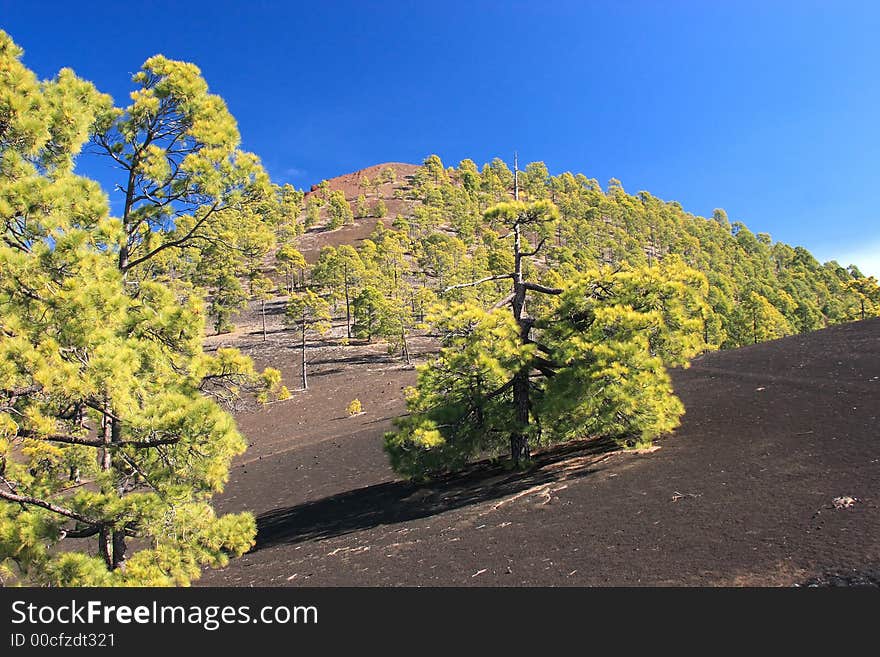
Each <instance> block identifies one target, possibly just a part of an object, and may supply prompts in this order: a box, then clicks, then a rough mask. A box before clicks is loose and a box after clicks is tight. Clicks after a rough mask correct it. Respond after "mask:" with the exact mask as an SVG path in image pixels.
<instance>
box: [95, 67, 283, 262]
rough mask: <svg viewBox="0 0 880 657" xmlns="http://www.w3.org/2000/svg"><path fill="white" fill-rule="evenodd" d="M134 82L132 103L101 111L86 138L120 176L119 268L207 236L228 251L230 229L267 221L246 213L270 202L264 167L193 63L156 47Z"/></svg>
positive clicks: (198, 243)
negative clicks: (168, 55)
mask: <svg viewBox="0 0 880 657" xmlns="http://www.w3.org/2000/svg"><path fill="white" fill-rule="evenodd" d="M133 82H134V83H135V84H136V85H137V89H136V91H135V92H134V93H133V94H132V103H131V104H130V105H128V106H127V107H125V108H124V109H113V110H108V111H106V112H103V113H102V114H101V115H99V116H98V120H97V122H96V123H95V124H94V131H93V134H92V137H91V142H92V145H93V147H94V148H95V149H96V150H97V151H98V152H100V153H102V154H104V155H105V156H106V157H108V158H109V159H111V160H112V161H113V163H114V165H115V167H116V168H117V169H118V170H119V171H121V172H122V176H123V178H122V179H121V180H120V182H119V185H118V189H119V190H120V193H121V195H122V215H121V217H120V221H121V222H122V229H123V230H122V233H121V234H122V236H123V237H122V239H121V241H120V243H119V244H118V264H119V269H120V270H121V271H123V272H130V271H133V270H135V269H137V268H138V267H141V266H146V265H147V264H148V263H149V262H150V260H151V259H152V258H154V257H155V256H157V255H158V254H160V253H162V252H163V251H165V250H166V249H171V250H177V251H181V250H186V249H189V248H199V249H200V248H201V247H203V246H204V245H205V244H212V245H213V246H214V248H215V249H217V250H224V251H226V253H227V254H228V255H229V256H230V257H234V255H235V246H237V245H236V241H237V239H238V238H240V237H241V238H243V237H246V236H248V235H250V234H253V233H254V232H255V231H258V230H266V229H267V227H266V226H263V225H262V223H263V216H264V215H263V213H253V212H247V210H248V209H249V208H253V207H254V206H259V205H266V204H274V203H276V199H275V194H274V190H273V188H272V185H271V183H270V181H269V178H268V176H267V175H266V172H265V171H264V170H263V168H262V167H261V165H260V163H259V160H258V159H257V157H256V156H255V155H253V154H251V153H246V152H244V151H242V150H240V148H239V144H240V136H239V133H238V129H237V127H236V123H235V119H234V118H233V117H232V115H231V114H230V113H229V111H228V110H227V108H226V104H225V103H224V102H223V100H222V99H221V98H220V97H219V96H216V95H213V94H210V93H209V92H208V85H207V83H206V82H205V80H204V79H203V78H202V77H201V72H200V71H199V69H198V68H197V67H196V66H194V65H193V64H189V63H185V62H178V61H173V60H170V59H167V58H165V57H163V56H161V55H156V56H154V57H151V58H150V59H148V60H147V61H146V62H145V63H144V65H143V67H142V68H141V70H140V71H138V72H137V73H136V74H135V75H134V77H133ZM230 247H232V248H230ZM181 255H183V254H181Z"/></svg>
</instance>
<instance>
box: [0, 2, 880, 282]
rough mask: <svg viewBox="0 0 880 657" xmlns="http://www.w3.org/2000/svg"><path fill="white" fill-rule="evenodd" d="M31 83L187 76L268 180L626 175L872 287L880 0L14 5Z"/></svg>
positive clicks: (877, 253)
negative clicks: (430, 161)
mask: <svg viewBox="0 0 880 657" xmlns="http://www.w3.org/2000/svg"><path fill="white" fill-rule="evenodd" d="M0 27H2V28H3V29H5V30H6V31H7V32H9V33H10V34H11V35H12V37H13V39H15V40H16V41H17V42H18V43H19V44H20V45H21V46H23V47H24V48H25V50H26V54H25V63H26V64H27V65H28V66H29V67H31V68H32V69H34V70H35V71H36V72H37V73H38V74H39V75H40V76H41V77H50V76H51V75H53V74H54V73H55V72H56V71H57V70H58V69H59V68H60V67H62V66H71V67H73V68H74V69H75V70H76V71H77V73H79V74H80V75H81V76H83V77H85V78H88V79H90V80H92V81H94V82H95V83H96V84H97V85H98V87H99V88H100V89H101V90H102V91H106V92H108V93H110V94H112V95H113V97H114V98H115V99H116V101H117V103H120V104H121V103H124V102H125V101H127V94H128V92H129V91H130V89H131V86H130V83H129V78H130V75H131V73H133V72H134V71H136V70H137V68H138V67H139V66H140V64H141V63H142V62H143V61H144V60H145V59H146V58H147V57H148V56H150V55H152V54H155V53H163V54H165V55H167V56H169V57H172V58H176V59H183V60H188V61H192V62H195V63H196V64H198V65H199V66H200V67H201V69H202V71H203V73H204V75H205V77H206V79H207V80H208V83H209V85H210V86H211V89H212V91H214V92H216V93H219V94H220V95H222V96H223V97H224V98H225V99H226V101H227V103H228V104H229V106H230V108H231V110H232V112H233V114H234V115H235V116H236V118H237V119H238V122H239V127H240V129H241V132H242V136H243V139H244V146H245V148H247V149H248V150H252V151H254V152H256V153H257V154H258V155H260V157H261V158H262V159H263V162H264V164H265V165H266V166H267V168H268V169H269V171H270V173H271V174H272V176H273V178H274V179H275V180H276V181H277V182H291V183H293V184H294V185H296V186H298V187H306V188H307V187H308V186H309V185H311V184H312V183H315V182H318V181H320V180H321V179H323V178H329V177H333V176H335V175H339V174H342V173H347V172H350V171H353V170H356V169H359V168H362V167H365V166H368V165H371V164H376V163H379V162H385V161H404V162H414V163H418V162H421V160H422V159H424V157H425V156H427V155H429V154H431V153H437V154H438V155H440V157H441V158H442V159H443V161H444V163H446V164H447V165H454V164H457V163H458V161H459V160H461V159H462V158H465V157H470V158H472V159H473V160H475V161H476V162H477V163H478V164H482V163H483V162H486V161H488V160H489V159H491V158H492V157H494V156H501V157H503V158H504V159H506V160H508V161H510V160H511V159H512V152H513V151H514V149H516V150H518V151H519V153H520V161H521V162H522V163H525V162H529V161H532V160H543V161H544V162H546V164H547V166H548V167H549V169H550V171H551V172H552V173H561V172H564V171H572V172H575V173H577V172H582V173H585V174H586V175H588V176H590V177H595V178H598V179H599V180H600V181H601V182H602V183H603V184H604V183H605V182H606V181H607V180H608V178H610V177H612V176H613V177H616V178H619V179H620V180H621V181H622V182H623V185H624V188H625V189H627V190H628V191H630V192H637V191H639V190H643V189H644V190H648V191H650V192H652V193H653V194H655V195H657V196H660V197H661V198H664V199H667V200H677V201H679V202H681V203H682V205H683V206H684V207H685V208H686V209H687V210H690V211H692V212H695V213H697V214H701V215H704V216H707V215H709V214H711V212H712V209H713V208H716V207H723V208H725V209H726V210H727V211H728V213H729V215H730V217H731V219H733V220H741V221H743V222H745V223H746V224H747V225H748V226H749V227H750V228H752V229H753V230H754V231H756V232H758V231H765V232H769V233H770V234H771V235H772V236H773V238H774V239H780V240H783V241H785V242H789V243H791V244H801V245H804V246H806V247H807V248H809V249H810V250H812V251H813V252H814V253H815V254H816V255H817V256H818V257H820V259H823V260H826V259H831V258H836V259H838V260H839V261H840V262H841V263H842V264H849V263H850V262H855V263H856V264H858V265H859V266H860V267H862V268H863V269H864V270H865V271H866V272H869V273H873V274H878V275H880V211H878V203H877V200H876V199H875V194H876V193H877V191H878V190H880V75H878V70H880V3H877V2H827V1H825V2H809V1H806V0H804V1H801V2H774V1H772V0H765V1H762V2H757V1H756V2H749V1H745V0H741V1H736V2H733V1H729V2H721V1H720V0H719V1H716V0H712V1H711V2H707V1H702V0H695V1H693V2H676V1H669V0H667V1H665V2H660V1H659V0H658V1H655V2H648V1H645V2H621V1H615V2H586V1H583V2H562V1H559V0H554V1H553V2H546V3H545V2H518V1H516V0H508V1H507V2H501V1H498V2H479V1H474V0H471V1H469V2H457V1H452V0H444V1H443V2H395V3H390V2H378V1H371V0H360V1H356V2H347V1H346V2H342V1H339V2H333V1H329V0H328V1H326V2H289V1H288V2H281V1H277V2H222V1H219V0H214V1H212V2H197V1H194V0H188V1H186V2H182V1H177V2H135V1H131V2H126V3H123V2H112V3H111V2H105V3H97V2H70V1H68V2H25V1H23V0H0Z"/></svg>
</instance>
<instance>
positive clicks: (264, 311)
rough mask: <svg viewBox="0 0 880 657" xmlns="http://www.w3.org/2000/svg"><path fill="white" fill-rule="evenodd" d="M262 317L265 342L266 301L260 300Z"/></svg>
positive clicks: (264, 339)
mask: <svg viewBox="0 0 880 657" xmlns="http://www.w3.org/2000/svg"><path fill="white" fill-rule="evenodd" d="M260 316H261V318H262V320H263V342H265V341H266V300H265V299H260Z"/></svg>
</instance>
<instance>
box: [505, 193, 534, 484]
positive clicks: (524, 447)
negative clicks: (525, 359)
mask: <svg viewBox="0 0 880 657" xmlns="http://www.w3.org/2000/svg"><path fill="white" fill-rule="evenodd" d="M514 180H516V179H514ZM517 191H518V190H517ZM513 231H514V232H513V249H514V270H513V302H512V306H513V317H514V319H516V323H517V324H518V325H519V329H520V339H522V340H523V342H525V341H527V340H528V339H529V332H530V330H531V324H530V323H529V322H528V321H526V318H525V309H526V286H525V281H523V274H522V257H523V256H522V248H521V247H522V241H521V237H520V225H519V223H518V222H517V223H516V224H515V225H514V227H513ZM530 405H531V402H530V400H529V366H528V365H527V366H526V367H524V368H523V369H521V370H520V371H519V372H517V373H516V374H514V376H513V407H514V417H515V420H516V424H517V428H516V430H515V431H514V432H513V433H511V434H510V458H511V459H512V460H513V464H514V465H515V466H516V467H519V466H520V465H521V464H522V462H523V461H525V460H528V459H529V458H530V456H531V454H530V450H529V437H528V434H527V433H525V428H526V427H528V425H529V407H530Z"/></svg>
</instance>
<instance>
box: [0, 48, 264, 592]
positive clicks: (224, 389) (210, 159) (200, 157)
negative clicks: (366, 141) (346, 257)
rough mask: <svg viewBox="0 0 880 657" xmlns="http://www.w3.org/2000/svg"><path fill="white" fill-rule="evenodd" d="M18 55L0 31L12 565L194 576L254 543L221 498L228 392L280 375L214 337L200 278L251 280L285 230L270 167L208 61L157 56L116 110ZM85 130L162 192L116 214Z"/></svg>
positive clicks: (41, 574)
mask: <svg viewBox="0 0 880 657" xmlns="http://www.w3.org/2000/svg"><path fill="white" fill-rule="evenodd" d="M20 56H21V51H20V49H18V48H17V47H16V46H15V45H14V44H13V43H12V41H11V40H10V39H9V38H8V36H7V35H6V34H4V33H2V32H0V221H2V224H3V239H2V241H0V580H2V582H3V583H4V584H7V583H27V584H39V585H64V586H68V585H69V586H72V585H76V586H85V585H101V586H105V585H174V584H184V585H185V584H189V583H190V582H191V581H192V580H193V579H196V578H197V577H198V576H199V574H200V572H201V569H202V568H203V567H219V566H223V565H225V564H226V563H227V561H228V559H229V558H230V557H234V556H238V555H240V554H242V553H243V552H245V551H246V550H247V549H249V548H250V547H251V546H252V545H253V540H254V535H255V531H256V526H255V522H254V519H253V517H252V516H251V515H250V514H235V515H223V516H218V515H216V514H215V512H214V510H213V509H212V507H211V504H210V500H211V497H212V496H213V494H215V493H217V492H219V491H221V490H222V489H223V486H224V484H225V483H226V480H227V478H228V469H229V463H230V461H231V459H232V458H233V457H234V456H236V455H238V454H241V453H242V452H243V451H244V449H245V447H246V441H245V440H244V438H243V437H242V436H241V434H240V433H239V432H238V430H237V428H236V426H235V422H234V421H233V419H232V417H231V416H230V415H229V413H228V411H227V409H228V408H231V407H232V406H234V405H235V404H237V403H239V402H240V400H241V399H242V394H243V393H245V392H247V391H252V392H254V393H257V394H258V396H260V397H261V398H263V399H265V400H268V399H269V398H270V396H274V395H275V394H276V393H277V392H278V391H279V385H280V374H279V373H278V372H277V371H276V370H266V371H265V372H262V373H258V372H257V371H255V370H254V367H253V363H252V362H251V361H250V359H248V358H245V357H244V356H242V355H241V354H240V353H239V352H237V351H235V350H230V349H221V350H219V351H218V352H217V353H216V354H214V355H208V354H205V353H203V350H202V339H203V336H204V323H205V316H206V312H205V307H204V303H203V301H202V299H201V297H200V295H198V294H193V290H192V285H193V284H197V285H203V286H204V287H206V288H208V289H210V290H211V291H212V293H213V296H214V297H218V296H219V291H220V290H221V289H222V288H223V287H224V286H227V287H228V288H229V289H234V288H235V286H236V285H238V288H239V289H240V287H241V286H240V281H239V280H238V275H239V274H240V273H241V271H243V268H244V267H245V264H244V263H245V262H246V261H247V260H246V256H247V255H253V254H254V253H256V251H257V250H259V249H261V248H262V249H267V248H269V247H270V246H271V240H263V239H262V237H261V236H262V235H263V234H264V233H263V231H262V228H261V226H262V222H261V220H260V219H255V218H254V217H253V214H252V212H253V207H251V206H249V205H248V203H249V201H254V202H258V201H259V202H263V201H262V200H259V199H260V198H261V195H262V191H261V190H260V188H265V187H268V189H269V190H270V191H271V186H267V185H265V183H267V181H266V180H265V177H264V174H262V172H261V170H260V169H259V167H258V164H257V163H256V161H255V160H254V159H253V158H252V157H251V156H248V155H247V154H243V153H240V152H239V151H237V146H236V145H237V132H236V130H235V125H234V121H232V120H231V117H229V115H228V113H226V111H225V107H224V106H223V104H222V101H221V100H220V99H219V98H217V97H216V96H211V95H209V94H207V87H206V85H205V84H204V82H203V81H202V80H201V78H200V77H199V74H198V70H197V69H195V67H193V66H191V65H187V64H181V63H178V62H171V61H170V60H166V59H164V58H162V57H154V58H151V59H150V60H148V62H147V64H145V66H144V68H143V70H142V71H141V72H140V73H138V74H137V75H136V76H135V81H136V82H137V84H138V85H139V86H140V89H139V90H138V91H136V92H135V93H134V94H133V99H132V105H130V106H129V107H128V108H126V109H125V110H114V109H112V106H111V104H110V102H109V99H108V97H106V96H102V95H101V94H98V93H97V92H96V91H95V90H94V88H93V87H92V86H91V85H90V84H88V83H86V82H84V81H82V80H79V79H77V78H76V77H75V76H74V75H73V74H72V73H71V72H70V71H67V70H64V71H62V72H61V73H60V74H59V75H58V77H57V78H56V79H55V80H53V81H50V82H45V83H42V84H40V83H37V81H36V78H35V76H34V75H33V74H32V73H31V72H30V71H27V69H25V68H24V67H23V66H22V65H21V64H20V62H19V58H20ZM158 121H168V122H169V123H167V126H174V127H173V128H168V129H170V130H174V131H177V133H176V134H177V142H176V143H177V148H179V149H183V151H185V152H186V155H185V156H181V157H180V158H179V159H177V158H178V154H177V153H172V152H171V150H170V147H169V142H167V141H163V139H164V138H163V137H160V136H159V135H158V133H157V132H156V130H157V128H156V127H155V125H154V124H155V122H158ZM90 134H91V135H92V139H93V141H94V142H95V144H96V145H98V146H99V147H101V148H103V149H104V150H105V152H107V153H108V155H110V156H111V157H113V158H114V159H115V160H116V161H117V163H118V164H119V165H121V167H122V168H123V169H127V170H128V171H129V172H132V175H133V176H134V177H135V179H136V180H137V181H138V182H137V185H138V189H139V190H141V191H143V192H146V193H147V194H148V196H150V197H152V200H151V199H149V198H146V197H145V198H143V199H141V200H137V201H131V202H130V203H128V202H127V203H126V211H125V214H124V216H123V217H122V218H119V219H116V218H110V217H109V216H108V204H107V198H106V196H105V195H104V194H103V193H102V192H101V190H100V188H98V186H97V185H96V184H95V183H93V182H91V181H89V180H86V179H83V178H80V177H78V176H76V175H75V174H74V173H73V171H72V165H73V158H74V156H75V155H76V154H77V153H78V152H79V151H80V150H81V147H82V145H83V143H84V141H85V140H86V139H87V138H88V137H89V135H90ZM149 134H152V136H153V137H154V139H150V138H149V137H148V135H149ZM177 165H179V167H177ZM165 181H167V183H166V182H165ZM263 191H265V189H264V190H263ZM172 196H175V200H173V201H172V200H171V197H172ZM270 197H271V199H274V198H275V197H274V194H270ZM165 201H168V202H167V203H166V202H165ZM271 203H274V200H272V201H270V204H271ZM233 215H234V216H235V217H236V220H235V221H233V220H232V216H233ZM249 229H253V230H249ZM232 243H234V244H235V245H236V249H234V251H235V252H236V253H244V255H242V256H241V257H234V258H231V260H232V262H229V263H228V268H226V265H224V259H223V257H221V254H222V252H223V251H224V249H225V248H226V245H228V244H232ZM195 244H200V245H201V246H200V248H199V249H197V250H195V251H193V253H191V254H190V255H187V256H186V257H183V254H184V253H187V252H188V251H189V250H190V249H192V247H193V246H194V245H195ZM214 266H216V267H220V268H221V270H218V271H216V272H211V271H210V270H211V268H212V267H214ZM151 267H152V268H153V269H154V273H158V272H164V273H163V275H162V276H157V277H156V278H153V277H150V276H147V275H146V270H147V269H149V268H151ZM173 272H177V275H181V274H184V273H185V274H186V275H187V277H189V278H188V279H187V280H183V279H180V278H177V279H174V280H171V279H172V278H173V277H172V273H173ZM200 277H201V278H200ZM233 279H234V280H235V282H234V283H232V282H231V281H232V280H233ZM212 303H215V302H214V301H213V300H212ZM218 303H221V302H218ZM221 305H222V306H223V307H230V306H231V305H233V304H232V302H230V301H228V300H227V301H223V302H222V303H221ZM84 538H90V542H89V543H88V545H87V546H86V544H84V543H83V540H82V539H84ZM96 542H97V544H96ZM129 550H132V551H131V553H130V554H129Z"/></svg>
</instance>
